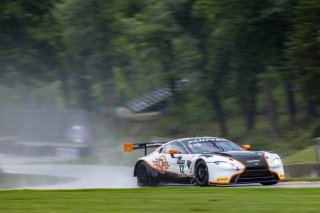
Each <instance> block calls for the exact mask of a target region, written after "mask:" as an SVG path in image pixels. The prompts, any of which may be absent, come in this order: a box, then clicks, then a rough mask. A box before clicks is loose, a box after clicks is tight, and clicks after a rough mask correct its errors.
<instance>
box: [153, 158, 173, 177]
mask: <svg viewBox="0 0 320 213" xmlns="http://www.w3.org/2000/svg"><path fill="white" fill-rule="evenodd" d="M152 163H153V165H154V166H155V167H156V168H157V170H158V171H159V172H160V173H161V174H164V173H166V170H167V169H168V168H169V163H168V162H167V159H166V157H165V156H164V155H163V156H161V157H160V158H156V159H155V160H154V161H152Z"/></svg>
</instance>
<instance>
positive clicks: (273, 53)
mask: <svg viewBox="0 0 320 213" xmlns="http://www.w3.org/2000/svg"><path fill="white" fill-rule="evenodd" d="M319 23H320V1H318V0H307V1H306V0H290V1H289V0H282V1H274V0H261V1H253V0H246V1H244V0H243V1H239V0H224V1H219V0H161V1H160V0H150V1H143V0H136V1H124V0H120V1H119V0H118V1H116V0H108V1H99V0H91V1H86V0H34V1H28V0H3V1H1V5H0V29H1V30H0V70H1V71H0V82H1V85H2V86H1V88H2V90H4V88H11V89H13V90H15V89H21V85H24V86H27V87H30V86H32V88H34V87H41V86H43V83H45V84H47V85H50V84H52V83H55V84H58V85H59V86H58V87H59V88H61V95H60V97H61V100H63V101H62V103H63V104H62V105H63V107H83V108H87V109H89V110H96V109H97V108H99V107H101V106H103V107H102V108H104V107H106V108H109V109H112V108H113V107H115V106H117V105H119V104H121V102H123V101H124V100H125V99H128V98H133V97H136V96H139V95H142V94H143V93H145V92H148V91H150V90H152V89H156V88H159V87H161V86H163V85H169V86H170V87H171V89H172V90H173V92H174V96H173V98H172V101H171V102H170V109H171V110H170V112H171V113H172V114H171V115H173V116H182V117H184V119H185V120H187V119H188V117H192V116H193V117H192V118H191V119H193V120H197V119H199V120H201V119H202V120H203V119H207V120H208V121H211V122H217V123H218V125H219V127H220V128H219V129H220V134H221V135H228V124H227V122H226V118H227V117H232V116H237V115H238V116H242V117H243V120H244V121H245V126H246V129H247V130H252V129H254V128H255V125H256V117H257V115H259V114H266V115H267V118H268V119H269V123H270V126H271V130H272V131H271V132H272V134H273V136H275V137H276V136H278V134H279V131H280V130H279V127H278V114H279V113H280V111H281V113H285V114H287V115H288V118H290V120H289V121H290V123H291V125H292V126H293V125H296V120H297V118H296V117H297V114H298V113H299V112H302V113H303V112H306V114H307V115H308V116H309V118H310V119H315V118H316V115H317V108H318V104H319V102H320V93H319V91H320V87H319V85H320V82H319V81H320V52H319V50H320V28H319ZM180 79H189V84H188V85H187V86H186V87H185V89H184V90H182V91H176V88H175V82H176V81H177V80H180ZM18 85H20V86H18ZM23 88H24V87H23ZM281 90H282V91H281ZM279 91H280V92H279ZM30 93H31V92H30ZM279 94H280V95H279ZM28 95H30V96H31V95H32V94H27V93H26V91H23V92H21V96H28ZM261 97H262V98H261ZM26 99H28V98H23V99H22V100H23V101H25V100H26ZM31 99H32V98H31ZM58 102H59V101H58ZM59 103H60V102H59ZM304 103H306V104H304ZM281 104H282V105H284V107H283V108H282V109H281V110H280V109H279V107H280V106H279V105H281ZM283 109H284V110H283ZM306 117H307V116H306Z"/></svg>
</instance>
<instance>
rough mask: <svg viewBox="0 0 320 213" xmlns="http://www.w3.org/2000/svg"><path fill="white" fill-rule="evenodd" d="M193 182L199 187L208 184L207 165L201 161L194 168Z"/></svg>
mask: <svg viewBox="0 0 320 213" xmlns="http://www.w3.org/2000/svg"><path fill="white" fill-rule="evenodd" d="M195 181H196V183H197V184H198V185H199V186H207V185H208V183H209V172H208V167H207V164H206V163H205V162H204V161H203V160H201V161H199V162H198V163H197V165H196V168H195Z"/></svg>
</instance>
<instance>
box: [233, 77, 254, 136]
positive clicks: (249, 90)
mask: <svg viewBox="0 0 320 213" xmlns="http://www.w3.org/2000/svg"><path fill="white" fill-rule="evenodd" d="M238 83H241V81H240V80H239V82H238ZM246 83H247V85H245V84H243V85H242V84H239V85H238V86H237V87H238V91H239V93H238V100H239V103H240V107H241V111H242V113H243V116H244V119H245V122H246V127H247V130H248V131H251V130H253V128H254V126H255V116H256V95H257V92H256V89H257V88H256V79H252V80H251V81H250V82H246Z"/></svg>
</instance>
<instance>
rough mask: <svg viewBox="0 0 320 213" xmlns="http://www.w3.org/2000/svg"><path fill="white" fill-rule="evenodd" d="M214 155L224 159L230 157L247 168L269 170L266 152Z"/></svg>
mask: <svg viewBox="0 0 320 213" xmlns="http://www.w3.org/2000/svg"><path fill="white" fill-rule="evenodd" d="M213 155H220V156H224V157H230V158H232V159H235V160H237V161H239V162H241V163H242V164H244V165H245V166H246V167H247V168H267V167H268V164H267V162H266V159H265V157H264V152H254V151H229V152H221V153H214V154H213Z"/></svg>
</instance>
